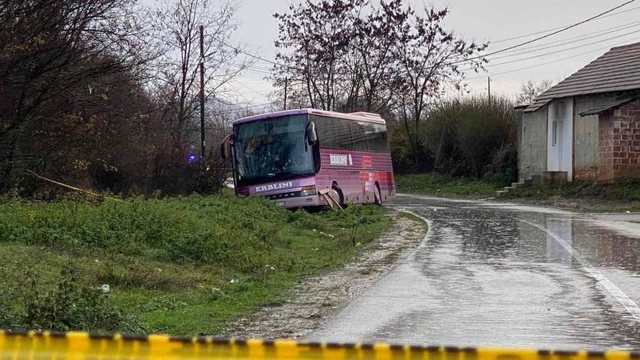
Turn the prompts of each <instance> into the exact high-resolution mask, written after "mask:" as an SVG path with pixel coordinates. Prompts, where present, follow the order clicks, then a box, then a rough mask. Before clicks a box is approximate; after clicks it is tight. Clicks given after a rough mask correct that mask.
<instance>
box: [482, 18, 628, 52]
mask: <svg viewBox="0 0 640 360" xmlns="http://www.w3.org/2000/svg"><path fill="white" fill-rule="evenodd" d="M637 26H640V21H634V22H631V23H627V24H624V25H621V26H616V27H613V28H609V29H605V30H602V31H595V32H592V33H588V34H584V35H580V36H576V37H571V38H566V39H562V40H557V41H551V42H548V43H544V44H540V45H536V46H532V47H527V48H526V49H527V50H526V51H521V52H516V53H513V54H509V55H502V56H497V57H494V58H492V59H491V60H496V59H504V58H508V57H512V56H518V55H524V54H528V53H532V52H538V51H541V50H546V49H551V48H554V47H558V46H562V45H567V44H572V43H575V42H580V41H584V40H587V39H589V40H590V39H593V38H596V37H600V36H604V35H608V34H612V33H615V32H618V31H622V30H626V29H630V28H634V27H637ZM620 36H624V35H620ZM552 44H553V45H552Z"/></svg>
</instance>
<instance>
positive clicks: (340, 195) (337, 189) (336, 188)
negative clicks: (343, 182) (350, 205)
mask: <svg viewBox="0 0 640 360" xmlns="http://www.w3.org/2000/svg"><path fill="white" fill-rule="evenodd" d="M331 189H332V190H333V191H335V192H336V194H338V204H339V205H340V207H341V208H343V209H344V194H343V193H342V189H340V187H339V186H338V184H336V183H333V184H332V185H331Z"/></svg>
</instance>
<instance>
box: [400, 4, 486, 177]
mask: <svg viewBox="0 0 640 360" xmlns="http://www.w3.org/2000/svg"><path fill="white" fill-rule="evenodd" d="M390 6H393V7H394V9H395V10H394V11H395V12H397V13H398V14H401V15H399V16H403V18H404V19H405V22H404V26H402V27H401V29H402V30H401V31H402V36H401V37H400V38H401V40H402V41H401V42H399V43H397V44H396V46H395V47H394V57H395V58H396V59H397V60H398V63H399V64H398V68H399V69H398V70H399V71H398V72H397V77H396V80H395V81H394V82H393V83H394V84H395V85H396V86H398V87H399V91H398V92H397V96H398V99H399V100H398V105H399V114H400V119H401V120H402V122H403V124H404V128H405V130H406V132H407V136H408V137H409V141H410V145H411V152H412V154H413V156H414V162H415V164H416V165H418V166H419V167H422V166H424V165H425V164H424V161H425V159H421V158H419V154H420V153H421V152H420V151H419V149H418V147H419V145H420V142H419V139H418V134H419V132H420V125H421V123H422V120H423V119H424V118H425V114H426V111H427V110H428V108H429V107H430V106H432V104H433V102H434V100H435V99H437V98H438V97H439V96H440V95H441V94H442V92H443V90H444V86H446V85H449V86H453V87H454V88H456V89H459V88H460V87H461V86H462V85H463V81H464V72H463V70H462V66H464V67H465V68H466V67H471V69H473V70H475V71H477V70H479V69H481V68H482V65H483V64H484V63H485V62H486V60H485V59H484V57H482V56H479V53H480V52H482V51H483V50H484V49H485V48H486V47H487V45H486V44H476V43H474V42H470V43H468V42H467V41H465V40H464V39H462V38H460V37H458V36H456V34H454V33H453V32H450V31H446V30H445V29H444V28H443V24H442V23H443V21H444V19H445V17H446V16H447V14H448V13H449V11H448V9H442V10H436V9H433V8H425V9H424V11H423V13H422V14H420V13H418V12H416V11H414V10H413V9H412V8H411V7H403V6H402V4H401V1H400V0H394V1H392V2H391V3H390Z"/></svg>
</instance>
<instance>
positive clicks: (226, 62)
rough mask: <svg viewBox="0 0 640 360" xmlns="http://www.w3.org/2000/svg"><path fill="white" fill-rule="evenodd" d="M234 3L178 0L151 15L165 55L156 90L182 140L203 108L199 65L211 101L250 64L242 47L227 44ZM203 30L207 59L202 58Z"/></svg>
mask: <svg viewBox="0 0 640 360" xmlns="http://www.w3.org/2000/svg"><path fill="white" fill-rule="evenodd" d="M235 13H236V7H235V4H234V3H233V2H223V3H217V2H214V1H211V0H175V1H171V2H164V3H163V5H162V7H161V8H158V9H155V10H153V11H152V12H151V14H152V17H153V26H152V28H153V34H154V35H153V37H154V39H155V42H156V44H157V45H158V46H160V47H161V48H162V49H163V52H164V55H163V56H162V57H161V58H160V59H159V61H158V62H157V75H158V76H157V78H156V82H155V84H154V85H155V88H156V91H157V92H158V94H159V96H160V97H161V98H162V99H164V100H165V101H167V104H168V106H167V107H166V109H165V110H166V111H165V113H166V118H167V122H168V123H169V126H170V128H171V129H172V130H173V131H174V133H175V136H176V139H177V140H178V141H183V140H186V139H184V136H185V135H186V134H185V130H187V129H188V128H189V127H190V126H191V127H193V126H192V125H193V124H190V123H191V122H192V120H193V119H194V115H195V113H196V112H197V110H198V105H199V98H198V93H199V85H200V84H199V72H198V71H199V64H200V62H201V61H204V62H205V64H206V78H205V89H206V92H205V95H206V99H210V98H212V97H214V96H215V95H216V92H217V91H218V90H219V89H220V88H222V87H223V86H224V85H225V84H227V83H228V82H229V81H231V80H232V79H233V78H235V77H236V76H237V75H238V74H240V73H241V72H242V71H243V70H244V69H245V68H246V67H247V66H248V65H250V64H251V62H250V61H249V60H248V59H247V57H245V56H244V55H243V54H242V53H241V50H240V48H239V46H232V45H230V44H228V43H227V41H228V39H229V38H230V36H231V34H232V33H233V31H234V30H235V29H236V25H235V24H234V23H233V19H234V16H235ZM200 26H203V27H204V58H201V57H200V31H199V28H200Z"/></svg>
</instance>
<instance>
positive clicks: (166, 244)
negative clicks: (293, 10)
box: [0, 195, 391, 335]
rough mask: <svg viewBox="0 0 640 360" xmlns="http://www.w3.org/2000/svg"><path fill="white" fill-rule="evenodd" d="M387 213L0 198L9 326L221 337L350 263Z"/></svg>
mask: <svg viewBox="0 0 640 360" xmlns="http://www.w3.org/2000/svg"><path fill="white" fill-rule="evenodd" d="M390 221H391V220H390V219H389V218H388V217H387V216H385V210H384V208H381V207H375V206H350V207H349V208H348V209H347V210H345V211H344V212H340V213H333V212H324V213H317V214H309V213H307V212H305V211H302V210H299V211H295V212H292V211H288V210H284V209H280V208H277V207H275V206H274V205H273V204H272V203H270V202H268V201H266V200H263V199H258V198H237V197H235V196H230V195H220V196H211V197H200V196H191V197H187V198H177V199H163V200H159V199H152V200H142V199H132V200H127V201H125V202H123V203H116V202H110V201H106V202H103V203H93V202H83V201H71V200H68V201H58V202H54V203H30V202H23V201H19V200H10V201H4V202H2V203H0V328H12V329H43V330H48V329H51V330H61V331H65V330H86V331H98V332H100V331H106V332H113V331H122V332H135V333H170V334H174V335H196V334H215V333H216V332H217V331H218V330H219V329H221V328H222V327H223V326H224V325H225V324H226V323H227V322H228V321H232V320H233V319H235V318H237V317H239V316H241V315H243V314H246V313H247V312H250V311H252V310H254V309H256V308H257V307H259V306H263V305H266V304H269V303H277V302H280V301H283V300H284V298H285V296H286V294H287V291H288V290H289V289H290V288H291V287H292V286H293V285H294V284H295V283H296V281H298V280H299V279H300V278H301V277H304V276H308V275H315V274H318V273H321V272H323V271H326V270H329V269H332V268H335V267H337V266H340V265H342V264H344V263H346V262H348V261H350V260H351V259H353V256H354V255H355V254H356V253H357V252H358V251H359V249H360V248H361V246H360V245H365V244H367V243H369V242H370V241H372V240H374V239H375V238H377V237H378V236H379V235H380V234H381V233H382V232H383V231H384V230H385V229H387V228H388V227H389V226H390Z"/></svg>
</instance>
